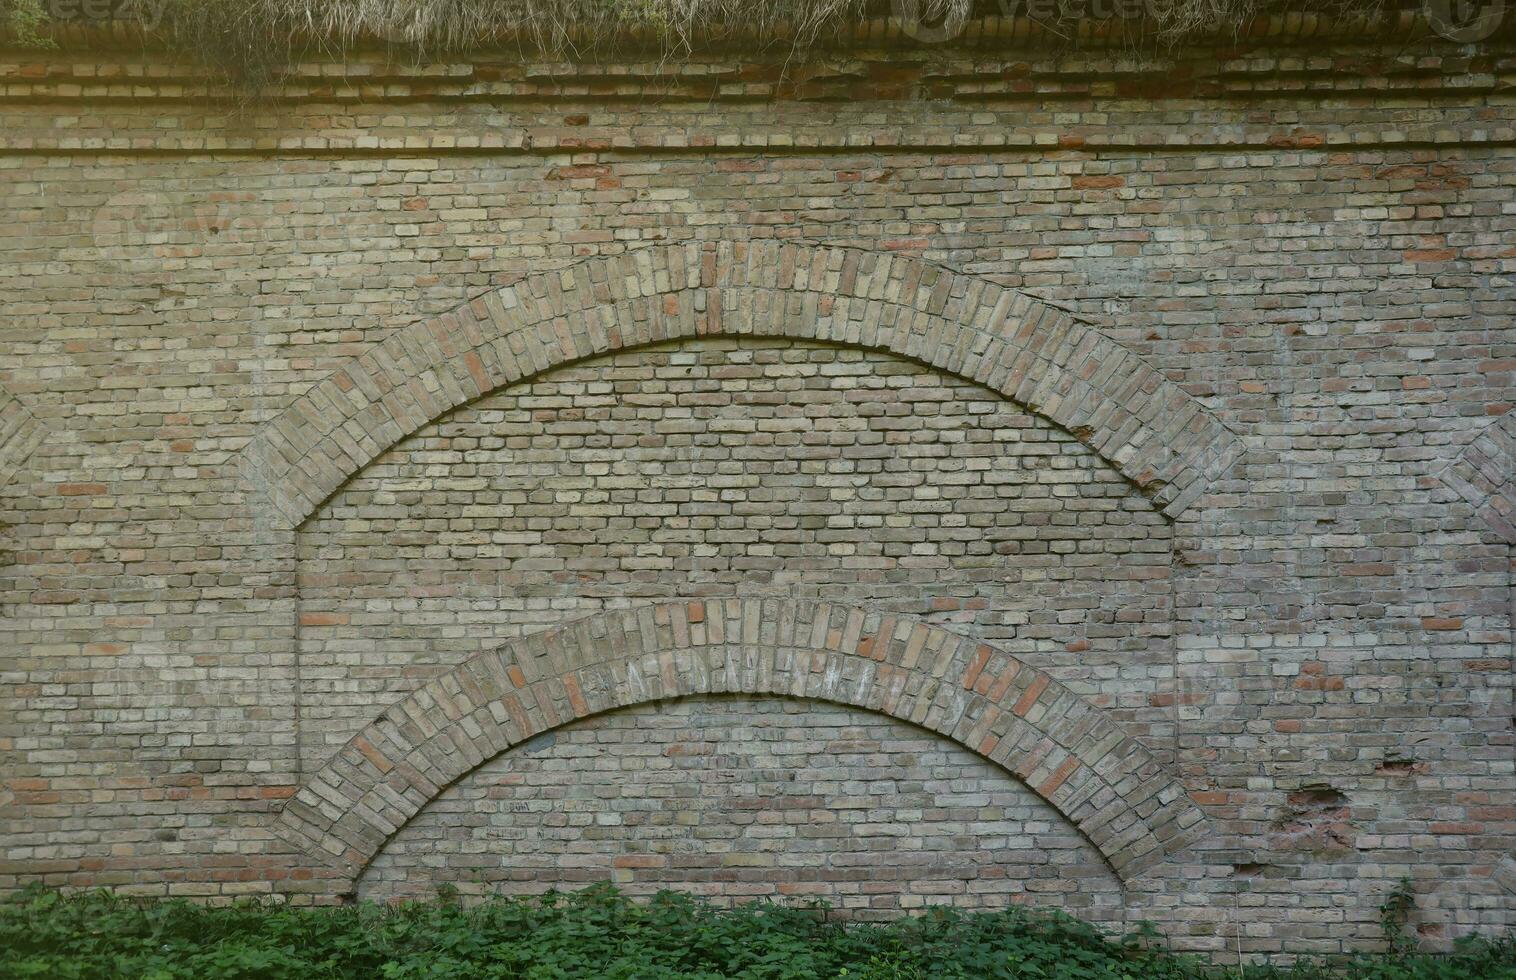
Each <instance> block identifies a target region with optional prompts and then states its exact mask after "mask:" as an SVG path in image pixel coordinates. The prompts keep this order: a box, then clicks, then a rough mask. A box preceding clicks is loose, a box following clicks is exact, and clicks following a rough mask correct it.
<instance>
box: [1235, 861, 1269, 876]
mask: <svg viewBox="0 0 1516 980" xmlns="http://www.w3.org/2000/svg"><path fill="white" fill-rule="evenodd" d="M1268 868H1269V866H1268V865H1267V864H1263V863H1261V862H1259V861H1244V862H1242V863H1241V864H1234V865H1232V876H1233V877H1235V878H1261V877H1263V874H1264V872H1265V871H1267V870H1268Z"/></svg>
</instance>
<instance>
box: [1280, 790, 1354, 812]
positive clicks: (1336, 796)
mask: <svg viewBox="0 0 1516 980" xmlns="http://www.w3.org/2000/svg"><path fill="white" fill-rule="evenodd" d="M1288 800H1289V804H1290V807H1291V808H1293V809H1295V810H1299V811H1310V810H1334V809H1337V808H1338V807H1345V806H1347V803H1348V797H1347V794H1346V793H1344V792H1342V790H1340V789H1336V788H1334V787H1331V786H1327V785H1325V784H1318V785H1314V786H1306V787H1303V788H1301V789H1298V790H1296V791H1295V792H1293V793H1291V794H1290V795H1289V797H1288Z"/></svg>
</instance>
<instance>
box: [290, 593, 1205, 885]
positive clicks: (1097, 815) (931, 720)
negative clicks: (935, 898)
mask: <svg viewBox="0 0 1516 980" xmlns="http://www.w3.org/2000/svg"><path fill="white" fill-rule="evenodd" d="M710 694H773V695H782V696H788V697H795V698H806V699H815V700H820V701H828V702H833V703H836V704H842V705H848V706H852V707H856V708H863V709H867V710H871V711H875V712H878V713H880V714H882V715H886V716H889V717H892V718H896V719H899V720H901V721H905V722H909V723H911V724H913V725H917V726H919V727H922V728H925V729H928V730H930V731H933V732H936V733H938V734H940V735H943V736H945V737H947V738H949V739H951V740H953V741H955V742H957V743H959V744H961V745H963V746H965V747H967V748H968V749H970V750H971V751H974V752H976V753H978V754H979V755H981V756H983V757H985V758H986V759H988V760H990V761H991V762H993V763H995V764H997V765H999V766H1001V767H1002V768H1004V769H1005V770H1007V771H1009V772H1010V773H1012V774H1014V775H1015V776H1016V777H1017V778H1019V779H1021V780H1022V781H1023V782H1024V783H1026V785H1027V786H1028V787H1030V788H1031V789H1032V790H1033V791H1034V792H1035V793H1037V795H1038V796H1040V797H1041V798H1043V799H1044V800H1046V801H1047V802H1048V803H1049V804H1051V805H1052V806H1053V807H1054V808H1055V809H1056V810H1058V811H1059V812H1060V813H1061V814H1062V815H1063V816H1064V817H1066V818H1067V819H1068V820H1069V821H1070V822H1071V823H1072V824H1073V825H1074V826H1075V827H1077V828H1078V829H1079V831H1080V832H1081V833H1082V834H1083V835H1084V836H1085V837H1086V838H1087V839H1088V840H1089V841H1090V842H1091V844H1093V845H1094V846H1095V848H1096V849H1098V850H1099V851H1100V853H1101V854H1102V855H1103V856H1104V857H1105V859H1106V861H1107V862H1109V864H1110V866H1111V868H1112V870H1114V871H1115V872H1116V874H1117V875H1118V876H1119V877H1121V878H1122V879H1124V880H1125V879H1130V878H1132V877H1134V876H1136V875H1138V874H1140V873H1142V872H1143V871H1146V870H1147V869H1149V868H1151V867H1153V866H1154V865H1156V864H1158V863H1160V862H1162V861H1163V860H1164V859H1165V858H1167V857H1168V856H1170V855H1172V854H1174V853H1175V852H1177V851H1178V850H1180V849H1181V848H1183V847H1185V846H1187V845H1188V844H1189V843H1191V842H1192V841H1194V840H1196V839H1198V838H1199V837H1200V836H1201V835H1202V834H1203V833H1204V828H1205V820H1204V817H1203V815H1202V814H1201V812H1200V810H1199V809H1198V808H1197V807H1196V806H1195V805H1194V804H1193V803H1192V802H1191V801H1190V799H1189V798H1188V796H1187V795H1186V794H1185V792H1184V789H1183V788H1182V787H1181V786H1180V785H1179V783H1178V782H1177V781H1176V780H1175V779H1174V778H1173V777H1172V776H1171V775H1169V774H1168V773H1167V772H1165V771H1164V770H1163V768H1162V767H1161V765H1160V764H1159V763H1158V762H1157V760H1156V759H1155V758H1154V757H1153V756H1152V754H1151V753H1149V752H1148V751H1147V750H1146V749H1145V748H1143V747H1142V746H1141V745H1140V744H1139V743H1138V742H1137V741H1136V740H1135V739H1133V738H1132V737H1130V736H1129V735H1127V734H1126V733H1125V732H1123V731H1122V730H1121V729H1120V728H1119V727H1118V726H1117V725H1115V724H1114V723H1112V722H1111V721H1110V720H1109V719H1108V718H1107V717H1105V716H1104V714H1103V713H1102V712H1101V711H1100V709H1098V708H1096V707H1095V706H1093V705H1091V704H1089V703H1088V702H1086V701H1084V700H1082V699H1080V698H1079V697H1077V696H1075V695H1074V694H1073V693H1072V692H1070V691H1069V690H1068V689H1067V688H1065V687H1063V686H1062V685H1061V684H1059V683H1058V682H1057V681H1054V680H1053V679H1052V678H1051V677H1049V676H1048V675H1047V674H1045V673H1042V672H1041V671H1037V670H1034V669H1032V668H1031V667H1028V666H1026V665H1025V664H1023V663H1021V662H1020V661H1018V660H1016V659H1014V658H1012V657H1010V656H1009V655H1007V654H1005V653H1004V652H1002V651H999V650H997V649H995V648H993V647H990V646H987V645H984V644H979V643H976V642H974V641H972V640H970V639H967V638H965V637H962V636H959V635H957V634H954V633H950V632H947V631H946V630H942V629H937V628H935V627H931V626H927V625H925V624H923V623H920V622H917V621H915V620H911V619H907V618H902V617H896V616H892V615H889V614H884V613H877V612H869V611H867V610H864V609H861V608H857V607H851V606H843V605H837V604H829V603H815V602H790V601H783V600H738V599H719V600H707V601H695V602H674V603H664V604H659V605H647V606H640V607H637V608H635V609H629V610H624V611H618V612H613V613H607V614H603V615H600V616H594V617H591V618H588V619H583V620H579V621H578V622H575V623H571V624H569V625H566V626H564V627H561V628H558V629H554V630H550V631H547V632H544V633H538V634H535V635H533V636H530V637H526V638H524V639H521V640H517V641H513V642H511V643H509V644H507V645H505V646H503V647H501V648H499V649H496V650H493V651H490V652H488V653H484V654H481V655H479V656H476V657H473V658H472V659H470V660H468V661H466V662H464V663H463V664H461V665H459V666H458V667H457V668H455V669H454V670H452V671H451V672H449V673H447V674H445V675H443V676H441V677H438V678H435V679H433V680H432V681H430V682H428V683H427V684H426V685H424V686H423V687H421V688H419V689H418V690H416V691H415V692H413V693H412V694H410V695H409V696H407V697H406V698H404V699H403V700H401V701H400V702H398V703H397V704H395V705H393V706H391V707H390V708H389V709H388V710H386V711H385V712H384V713H383V714H382V715H381V716H380V717H379V718H377V719H376V720H375V721H374V722H372V723H371V724H369V725H368V726H367V727H366V728H365V729H364V730H363V731H361V732H360V733H359V734H358V735H356V736H354V737H353V738H352V739H351V740H350V741H349V742H348V744H347V745H346V746H344V747H343V748H342V749H341V750H340V751H339V752H337V754H336V755H335V756H333V758H332V759H331V760H329V761H328V762H327V764H326V765H325V766H324V767H322V769H321V770H319V771H318V772H316V773H315V774H314V775H313V776H311V778H310V779H309V780H307V781H306V782H305V784H304V785H303V786H301V787H300V789H299V790H298V791H297V792H296V794H295V796H294V797H293V798H292V799H291V800H290V802H289V803H288V804H287V805H286V807H285V808H284V810H283V811H281V813H280V815H279V817H278V820H277V829H278V830H279V832H280V833H281V834H282V835H283V836H284V837H286V838H287V839H288V840H290V841H291V842H293V843H295V844H297V845H299V846H300V847H302V848H303V849H304V850H306V851H307V852H309V853H310V854H311V855H313V856H315V857H318V858H319V859H320V860H321V861H322V862H323V863H325V864H331V865H333V866H335V867H336V868H337V869H339V870H340V873H341V874H342V875H343V876H344V877H346V878H347V879H348V880H350V881H356V880H357V877H358V875H359V874H360V873H361V872H362V870H363V869H364V868H365V867H366V866H367V865H368V863H369V862H370V861H372V860H373V858H374V857H375V855H377V854H378V853H379V851H380V850H381V849H383V847H384V845H385V844H386V842H387V841H388V840H389V839H390V838H391V837H393V836H394V835H395V834H396V833H397V832H398V831H399V830H400V828H402V827H403V826H405V824H406V823H407V822H408V821H409V820H410V819H411V818H412V817H414V816H415V815H416V814H417V813H418V812H420V810H421V809H422V808H423V807H424V806H425V805H426V804H427V803H428V802H429V801H431V800H432V799H433V798H435V797H436V796H437V795H438V794H439V793H440V792H442V790H443V789H444V788H446V787H447V786H449V785H450V784H452V783H453V782H455V781H456V780H458V779H460V778H462V777H463V776H465V775H467V774H468V773H469V772H471V771H473V770H474V769H475V768H477V767H478V766H479V765H481V764H482V763H483V762H485V761H486V760H488V759H491V758H493V757H494V756H496V755H498V754H499V753H501V752H504V751H505V750H507V749H509V748H510V747H512V746H513V745H518V744H520V743H521V742H524V741H526V740H527V739H530V738H532V737H534V736H536V735H539V734H541V733H543V732H546V731H550V730H552V729H554V728H557V727H559V726H561V725H564V724H567V723H569V722H571V721H574V720H577V719H579V718H584V717H586V716H589V715H594V714H599V713H602V712H606V711H612V710H615V709H618V708H626V707H631V706H634V705H638V704H645V703H647V702H651V701H661V700H668V699H672V698H681V697H686V696H693V695H700V696H703V695H710Z"/></svg>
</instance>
